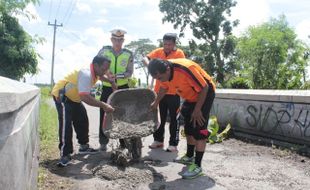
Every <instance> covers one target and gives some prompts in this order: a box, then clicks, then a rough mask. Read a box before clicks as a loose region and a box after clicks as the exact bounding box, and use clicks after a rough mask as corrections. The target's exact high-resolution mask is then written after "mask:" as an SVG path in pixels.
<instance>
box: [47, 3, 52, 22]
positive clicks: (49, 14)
mask: <svg viewBox="0 0 310 190" xmlns="http://www.w3.org/2000/svg"><path fill="white" fill-rule="evenodd" d="M52 7H53V1H52V0H51V1H50V6H49V9H48V19H47V20H50V18H51V11H52Z"/></svg>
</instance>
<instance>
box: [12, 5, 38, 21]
mask: <svg viewBox="0 0 310 190" xmlns="http://www.w3.org/2000/svg"><path fill="white" fill-rule="evenodd" d="M24 12H26V13H27V14H28V15H30V17H31V18H30V19H28V18H27V17H26V16H23V15H17V16H16V17H17V18H18V20H19V22H20V23H21V24H24V23H28V24H31V25H35V24H40V23H42V18H41V17H40V15H39V13H38V12H37V9H36V7H35V6H34V5H33V4H31V3H30V4H28V5H27V7H26V8H25V10H24Z"/></svg>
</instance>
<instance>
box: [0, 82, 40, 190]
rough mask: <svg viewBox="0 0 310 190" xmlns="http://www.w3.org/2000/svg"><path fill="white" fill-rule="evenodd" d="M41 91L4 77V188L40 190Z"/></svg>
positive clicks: (0, 95)
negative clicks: (38, 183)
mask: <svg viewBox="0 0 310 190" xmlns="http://www.w3.org/2000/svg"><path fill="white" fill-rule="evenodd" d="M39 99H40V90H39V89H38V88H37V87H35V86H31V85H27V84H24V83H21V82H17V81H14V80H11V79H7V78H4V77H0V161H1V162H0V171H1V177H0V187H1V188H0V189H7V190H11V189H12V190H19V189H23V190H24V189H29V190H30V189H31V190H32V189H36V188H37V173H38V154H39V135H38V127H39Z"/></svg>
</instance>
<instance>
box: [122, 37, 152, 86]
mask: <svg viewBox="0 0 310 190" xmlns="http://www.w3.org/2000/svg"><path fill="white" fill-rule="evenodd" d="M151 43H152V41H151V40H150V39H139V40H137V41H131V42H130V43H129V44H128V45H126V46H125V47H126V48H128V49H130V50H131V51H132V52H133V55H134V64H135V65H136V69H141V68H142V69H143V72H144V73H145V76H146V84H147V85H149V73H148V71H147V69H146V68H145V67H144V65H143V63H142V59H143V57H145V56H146V54H147V53H149V52H151V51H152V50H153V49H155V48H156V46H155V45H153V44H151Z"/></svg>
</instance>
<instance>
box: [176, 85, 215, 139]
mask: <svg viewBox="0 0 310 190" xmlns="http://www.w3.org/2000/svg"><path fill="white" fill-rule="evenodd" d="M214 98H215V91H214V90H213V88H212V86H211V84H209V89H208V93H207V96H206V99H205V101H204V104H203V106H202V108H201V112H202V115H203V117H204V118H205V120H206V121H205V123H204V125H203V126H199V125H196V127H194V125H193V122H192V121H191V117H192V113H193V111H194V109H195V106H196V102H187V101H185V102H184V103H183V105H182V109H181V113H182V116H183V117H184V130H185V134H186V135H189V136H193V137H194V138H195V139H196V140H202V139H206V138H208V136H209V135H208V134H207V135H206V134H204V133H202V131H204V130H207V129H208V121H209V114H210V111H211V108H212V105H213V100H214Z"/></svg>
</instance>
